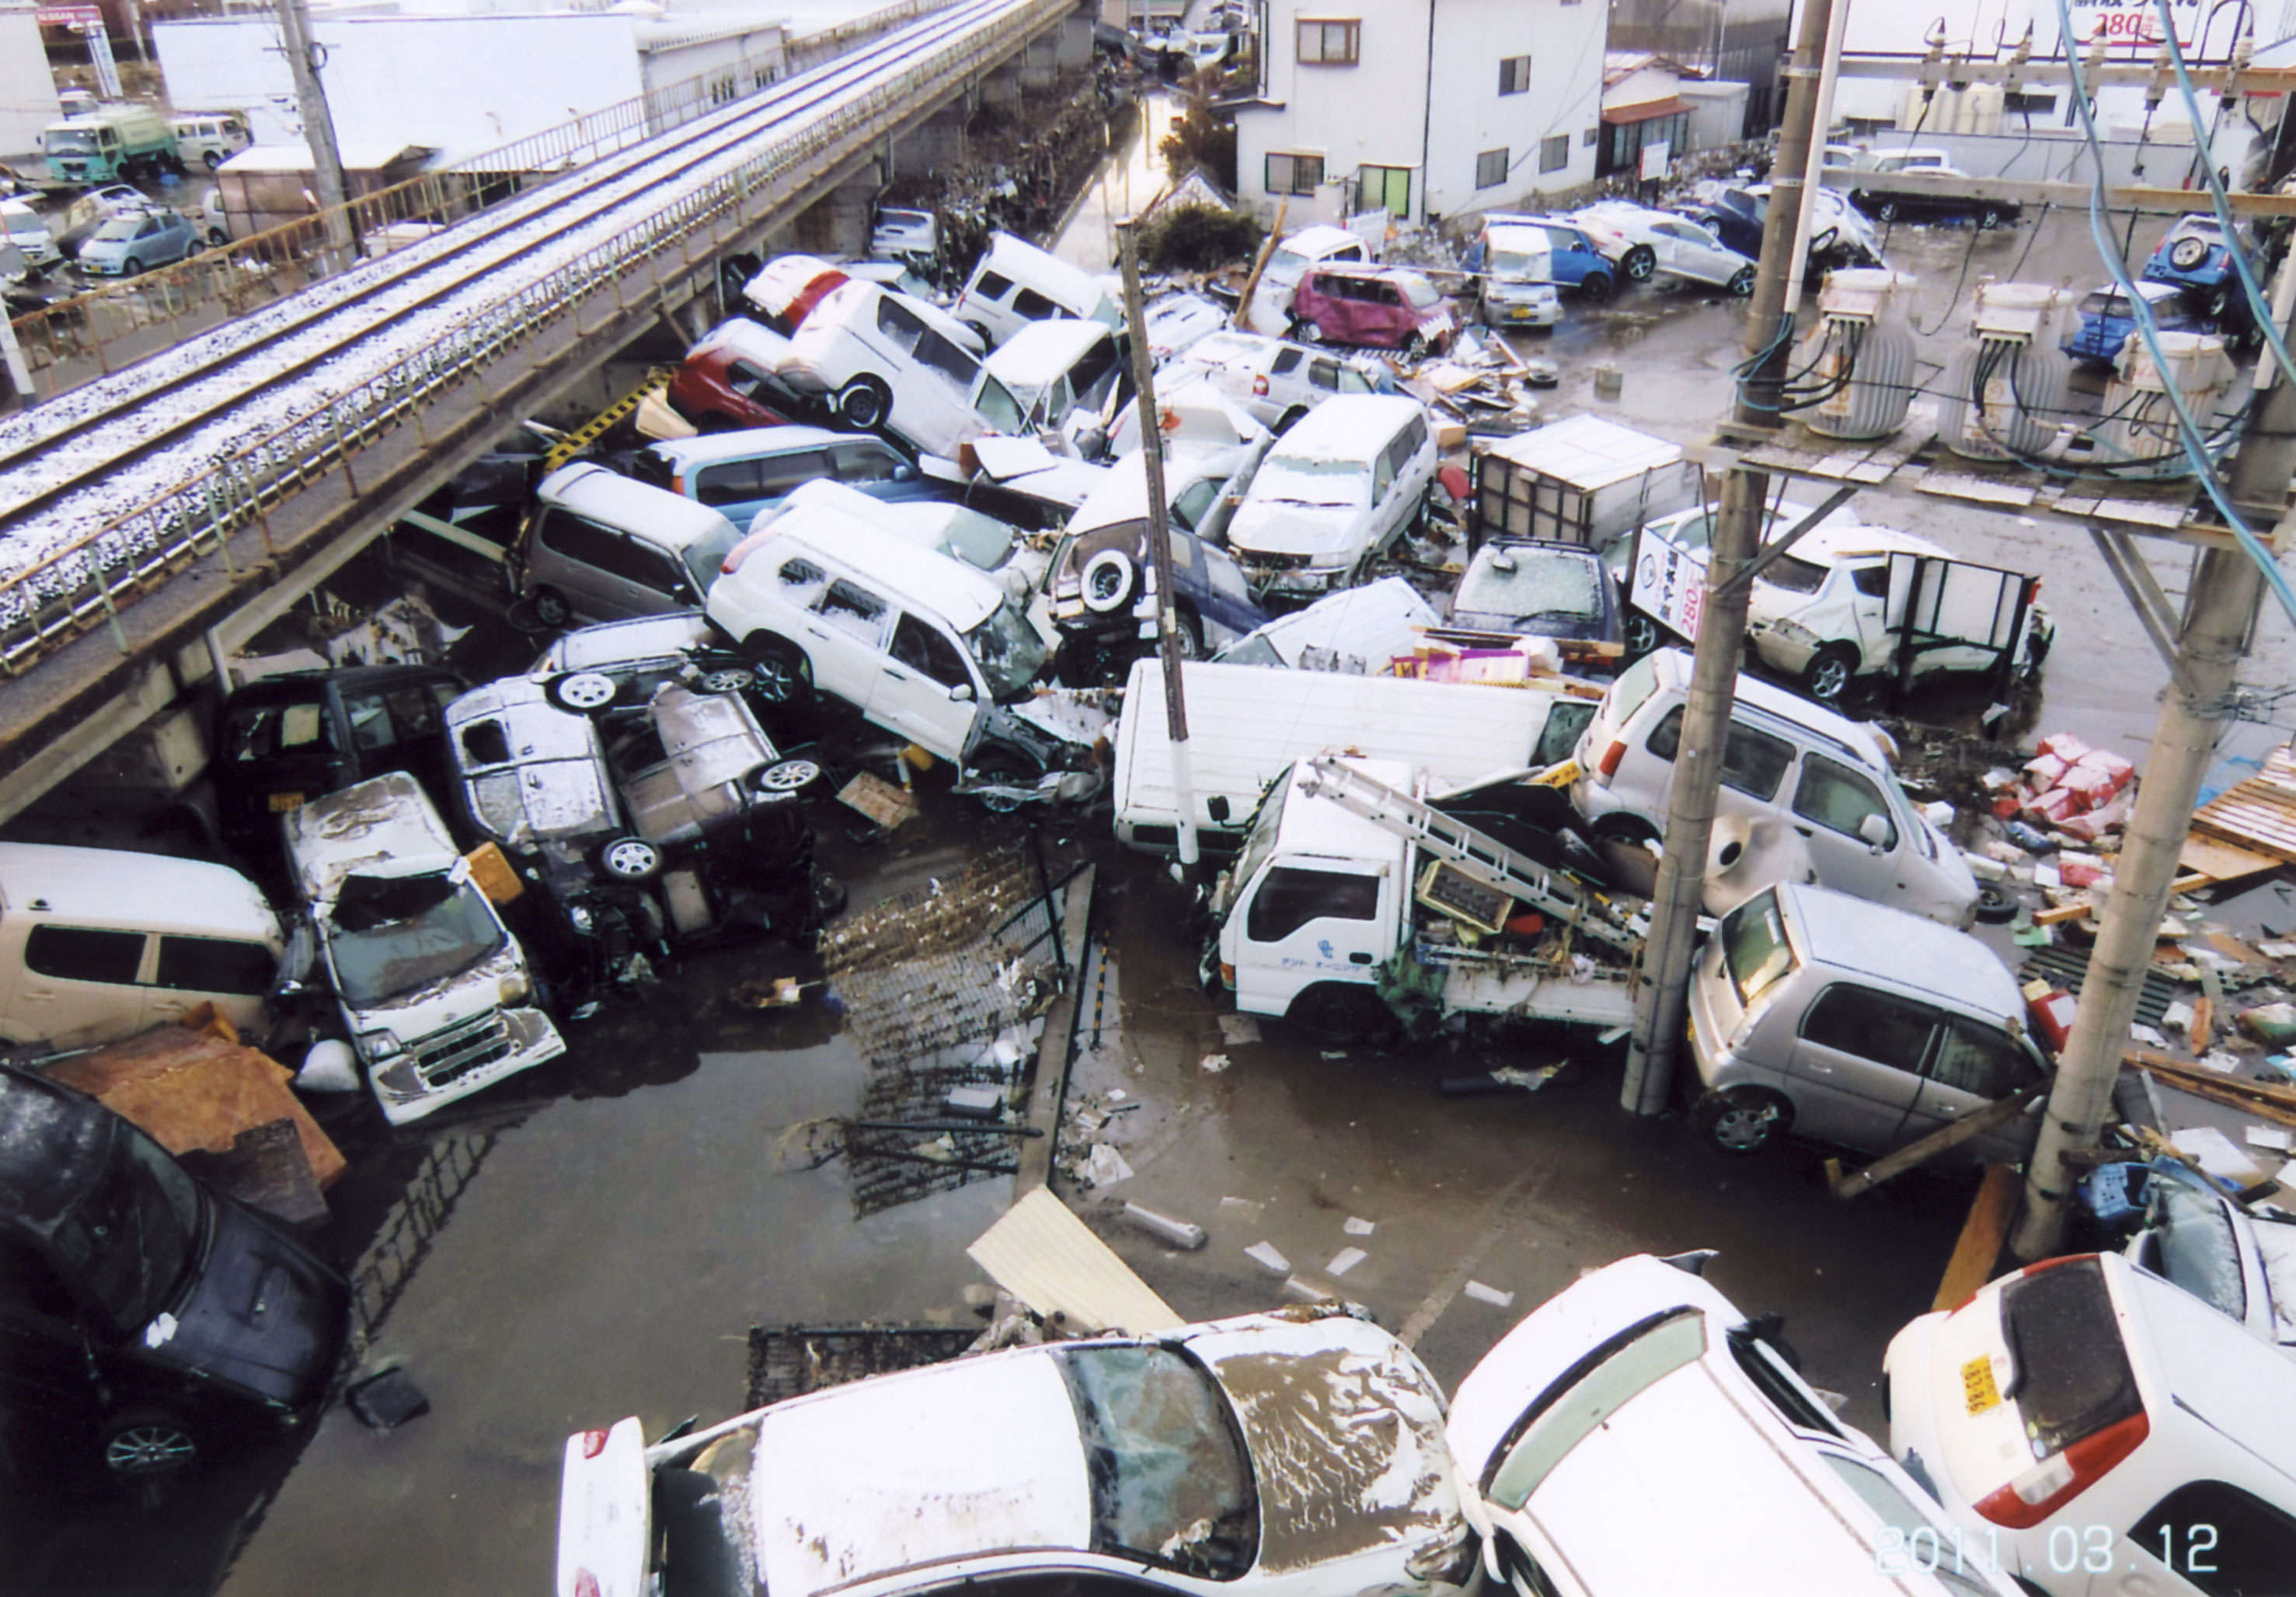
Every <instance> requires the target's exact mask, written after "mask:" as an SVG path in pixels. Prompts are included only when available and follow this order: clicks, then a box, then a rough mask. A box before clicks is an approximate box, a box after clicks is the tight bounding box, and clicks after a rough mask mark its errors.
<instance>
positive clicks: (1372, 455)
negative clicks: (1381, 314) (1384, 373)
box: [1228, 394, 1436, 600]
mask: <svg viewBox="0 0 2296 1597" xmlns="http://www.w3.org/2000/svg"><path fill="white" fill-rule="evenodd" d="M1435 464H1436V453H1435V436H1434V433H1433V432H1432V431H1431V429H1430V428H1429V427H1428V425H1427V412H1426V411H1425V410H1424V409H1423V408H1422V407H1421V406H1420V403H1419V401H1418V400H1416V399H1405V398H1402V397H1399V396H1398V397H1393V398H1390V397H1389V396H1387V395H1383V394H1343V395H1339V396H1336V397H1334V398H1333V399H1326V400H1324V403H1323V404H1321V405H1319V406H1317V407H1316V408H1315V409H1314V410H1313V411H1312V412H1310V413H1309V414H1308V417H1307V419H1306V420H1304V421H1302V422H1300V424H1298V425H1297V426H1295V427H1293V428H1292V431H1291V432H1287V433H1285V434H1284V435H1283V439H1282V440H1280V441H1279V442H1278V443H1277V444H1276V446H1275V448H1274V449H1270V450H1269V451H1268V453H1267V458H1266V459H1265V460H1263V461H1261V462H1260V463H1259V471H1258V472H1257V473H1255V474H1254V475H1253V477H1252V480H1251V491H1250V492H1249V493H1247V494H1246V495H1245V496H1244V501H1243V504H1242V506H1240V507H1239V508H1238V509H1237V511H1236V513H1235V517H1234V520H1233V521H1231V522H1229V523H1228V543H1229V546H1230V547H1232V548H1233V549H1234V551H1235V556H1236V559H1237V560H1238V561H1239V562H1240V563H1241V564H1242V566H1243V569H1244V572H1245V574H1246V575H1248V576H1250V577H1251V580H1252V583H1253V586H1254V588H1255V589H1257V590H1258V591H1259V594H1260V596H1261V597H1262V598H1263V600H1264V599H1267V598H1268V597H1274V596H1281V597H1284V598H1287V599H1294V600H1305V599H1308V598H1312V597H1316V596H1317V595H1320V594H1323V593H1325V592H1328V591H1329V590H1331V589H1334V588H1346V587H1350V586H1352V585H1353V583H1354V581H1355V580H1356V579H1357V577H1358V576H1359V575H1360V573H1361V572H1363V570H1364V568H1365V566H1366V565H1367V564H1369V563H1370V562H1371V561H1372V560H1373V559H1374V558H1375V557H1376V556H1378V555H1380V554H1381V553H1382V552H1383V551H1384V550H1385V549H1386V548H1387V547H1388V546H1389V545H1390V544H1392V543H1393V542H1394V541H1395V540H1396V539H1398V538H1400V537H1401V536H1402V535H1403V531H1404V529H1405V528H1406V527H1407V526H1408V525H1410V523H1411V522H1412V520H1413V518H1414V517H1415V516H1416V515H1418V514H1419V511H1420V507H1421V506H1422V505H1423V503H1424V502H1425V500H1426V498H1427V486H1428V484H1429V483H1431V482H1433V481H1434V480H1435Z"/></svg>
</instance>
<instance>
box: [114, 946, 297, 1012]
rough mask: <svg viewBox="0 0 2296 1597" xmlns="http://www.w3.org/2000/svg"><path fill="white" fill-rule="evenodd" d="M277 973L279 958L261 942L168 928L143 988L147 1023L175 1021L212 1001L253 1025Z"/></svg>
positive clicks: (218, 1007) (221, 1008)
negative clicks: (208, 935)
mask: <svg viewBox="0 0 2296 1597" xmlns="http://www.w3.org/2000/svg"><path fill="white" fill-rule="evenodd" d="M278 974H279V957H278V956H277V955H276V954H275V953H273V952H272V951H270V950H269V949H268V948H266V947H265V946H264V945H263V944H262V943H244V942H241V941H240V940H238V939H236V938H232V937H194V936H191V935H188V934H183V933H176V932H163V933H161V934H160V957H159V964H158V966H157V967H155V968H154V970H153V972H152V984H151V985H150V986H148V987H146V988H145V989H144V990H143V994H144V997H143V1024H144V1025H168V1024H173V1023H175V1022H178V1021H181V1020H182V1019H183V1018H184V1016H186V1015H188V1014H190V1013H191V1012H192V1011H193V1009H196V1008H199V1007H200V1006H201V1004H204V1003H209V1002H212V1003H213V1004H215V1006H216V1007H217V1009H219V1010H221V1011H222V1012H223V1013H224V1014H225V1016H226V1017H228V1018H230V1020H231V1021H232V1023H233V1024H234V1025H252V1024H254V1022H255V1021H256V1020H257V1019H258V1017H260V1015H261V1013H262V1008H263V1000H264V996H265V994H266V993H268V992H270V991H271V988H272V984H273V983H274V982H275V980H276V979H277V977H278Z"/></svg>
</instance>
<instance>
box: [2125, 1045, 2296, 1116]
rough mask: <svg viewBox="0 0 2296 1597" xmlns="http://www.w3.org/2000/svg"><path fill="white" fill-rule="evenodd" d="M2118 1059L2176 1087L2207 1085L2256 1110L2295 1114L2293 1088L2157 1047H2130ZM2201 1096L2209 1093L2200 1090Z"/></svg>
mask: <svg viewBox="0 0 2296 1597" xmlns="http://www.w3.org/2000/svg"><path fill="white" fill-rule="evenodd" d="M2121 1060H2122V1062H2123V1063H2125V1064H2128V1065H2131V1066H2135V1067H2136V1068H2137V1069H2139V1070H2149V1071H2151V1072H2152V1073H2153V1074H2155V1075H2157V1076H2161V1077H2163V1078H2164V1079H2166V1080H2167V1081H2168V1082H2169V1084H2170V1085H2171V1086H2174V1087H2177V1088H2179V1089H2183V1090H2185V1091H2199V1090H2200V1089H2201V1088H2203V1087H2206V1088H2209V1089H2211V1090H2212V1091H2216V1092H2218V1093H2219V1094H2227V1095H2230V1096H2232V1097H2234V1098H2236V1099H2239V1100H2240V1101H2242V1102H2243V1103H2248V1104H2254V1105H2256V1106H2258V1107H2259V1109H2262V1108H2265V1107H2270V1108H2274V1109H2277V1110H2279V1111H2280V1112H2282V1113H2283V1114H2286V1115H2296V1087H2283V1086H2280V1085H2279V1084H2277V1083H2273V1082H2258V1081H2251V1080H2250V1079H2249V1078H2248V1077H2246V1076H2237V1075H2226V1074H2224V1073H2223V1072H2222V1071H2217V1070H2210V1068H2209V1067H2208V1066H2205V1065H2196V1064H2194V1062H2193V1061H2191V1060H2189V1059H2179V1058H2177V1057H2176V1056H2175V1055H2174V1054H2164V1053H2162V1052H2161V1051H2160V1050H2158V1049H2152V1048H2132V1049H2129V1050H2126V1051H2125V1052H2124V1053H2123V1054H2122V1055H2121ZM2201 1096H2202V1097H2206V1096H2208V1094H2207V1093H2201Z"/></svg>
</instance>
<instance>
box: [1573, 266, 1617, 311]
mask: <svg viewBox="0 0 2296 1597" xmlns="http://www.w3.org/2000/svg"><path fill="white" fill-rule="evenodd" d="M1611 286H1612V284H1611V275H1610V274H1609V273H1608V272H1589V273H1587V275H1586V276H1584V277H1581V278H1580V279H1579V298H1580V299H1582V300H1586V301H1587V303H1588V304H1589V305H1600V304H1602V303H1603V302H1604V301H1605V300H1609V299H1610V297H1611Z"/></svg>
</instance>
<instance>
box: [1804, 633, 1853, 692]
mask: <svg viewBox="0 0 2296 1597" xmlns="http://www.w3.org/2000/svg"><path fill="white" fill-rule="evenodd" d="M1856 680H1857V654H1856V653H1855V652H1854V651H1853V650H1851V649H1850V648H1849V646H1846V645H1843V644H1839V643H1829V644H1827V645H1826V646H1825V647H1824V648H1822V649H1820V650H1818V651H1817V653H1816V654H1815V655H1814V656H1812V657H1811V660H1810V663H1809V669H1808V670H1807V671H1804V672H1803V673H1802V679H1801V681H1802V688H1803V691H1805V692H1807V693H1808V695H1809V696H1810V697H1812V698H1814V699H1816V701H1817V702H1818V703H1819V704H1841V701H1842V700H1843V699H1844V698H1846V697H1847V696H1849V685H1850V684H1851V683H1852V682H1855V681H1856Z"/></svg>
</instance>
